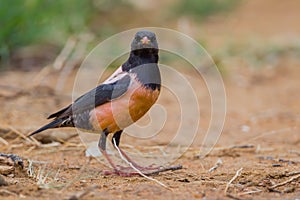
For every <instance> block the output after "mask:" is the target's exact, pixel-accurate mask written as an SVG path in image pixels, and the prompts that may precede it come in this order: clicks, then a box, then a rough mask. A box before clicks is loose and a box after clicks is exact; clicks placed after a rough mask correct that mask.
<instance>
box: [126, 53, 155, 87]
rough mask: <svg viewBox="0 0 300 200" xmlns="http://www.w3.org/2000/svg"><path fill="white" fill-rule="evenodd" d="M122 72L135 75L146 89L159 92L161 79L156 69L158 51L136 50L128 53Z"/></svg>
mask: <svg viewBox="0 0 300 200" xmlns="http://www.w3.org/2000/svg"><path fill="white" fill-rule="evenodd" d="M122 70H123V71H127V72H130V73H135V74H136V78H137V79H138V80H139V81H140V82H141V83H142V84H143V85H144V86H145V87H147V88H151V89H153V90H156V89H158V90H160V85H161V77H160V72H159V68H158V49H154V48H153V49H152V48H147V49H138V50H134V51H131V52H130V56H129V58H128V60H127V61H126V62H125V63H124V64H123V65H122Z"/></svg>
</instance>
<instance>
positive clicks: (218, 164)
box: [208, 158, 223, 173]
mask: <svg viewBox="0 0 300 200" xmlns="http://www.w3.org/2000/svg"><path fill="white" fill-rule="evenodd" d="M222 164H223V161H222V159H221V158H219V159H218V160H217V162H216V164H215V165H214V166H213V167H212V168H210V169H209V170H208V172H209V173H211V172H213V171H215V170H216V169H218V167H220V166H221V165H222Z"/></svg>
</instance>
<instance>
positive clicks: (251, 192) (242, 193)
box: [238, 189, 262, 196]
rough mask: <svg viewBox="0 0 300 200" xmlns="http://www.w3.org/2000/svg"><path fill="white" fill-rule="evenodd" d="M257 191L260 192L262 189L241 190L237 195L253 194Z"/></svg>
mask: <svg viewBox="0 0 300 200" xmlns="http://www.w3.org/2000/svg"><path fill="white" fill-rule="evenodd" d="M259 192H262V190H258V189H257V190H251V191H248V192H241V193H238V196H243V195H246V194H255V193H259Z"/></svg>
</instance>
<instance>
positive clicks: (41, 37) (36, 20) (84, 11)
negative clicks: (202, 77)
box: [0, 0, 239, 70]
mask: <svg viewBox="0 0 300 200" xmlns="http://www.w3.org/2000/svg"><path fill="white" fill-rule="evenodd" d="M238 2H239V1H238V0H176V1H171V0H165V1H150V0H143V1H134V0H127V1H126V0H85V1H82V0H64V1H52V0H9V1H8V0H0V27H1V29H0V68H1V69H12V68H19V69H25V70H31V69H32V68H35V67H37V66H40V67H41V66H44V65H46V64H48V63H51V62H53V60H54V59H55V57H56V56H57V55H58V54H59V52H60V51H61V49H62V48H63V47H64V45H65V44H66V42H67V41H68V39H69V38H70V37H72V38H73V39H75V40H77V39H80V38H82V36H83V37H86V36H87V35H88V36H89V38H90V39H88V41H87V45H86V47H85V50H86V52H88V51H89V50H90V49H91V48H92V47H93V46H94V45H95V44H97V43H98V42H99V41H101V40H103V39H105V38H107V37H109V36H111V35H112V34H115V33H118V32H119V31H124V30H127V29H130V28H136V27H149V26H159V27H166V28H174V29H176V28H177V27H178V23H181V21H183V23H184V22H185V21H186V20H188V21H189V20H191V21H194V22H195V23H197V24H201V23H202V22H204V21H205V20H207V19H208V18H209V17H210V16H213V15H216V14H218V15H220V14H221V15H222V13H223V15H224V14H225V15H226V13H228V12H230V11H231V10H233V9H234V8H235V7H236V6H237V5H238ZM183 26H184V25H183ZM183 31H184V30H183ZM197 39H199V40H201V38H200V37H199V38H197ZM202 40H203V39H202ZM203 43H205V42H204V41H203Z"/></svg>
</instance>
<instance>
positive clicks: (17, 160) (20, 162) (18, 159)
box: [0, 153, 24, 168]
mask: <svg viewBox="0 0 300 200" xmlns="http://www.w3.org/2000/svg"><path fill="white" fill-rule="evenodd" d="M0 157H5V158H10V159H11V160H12V161H13V162H14V165H19V166H21V168H23V167H24V163H23V160H22V158H21V157H19V156H18V155H15V154H5V153H0Z"/></svg>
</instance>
